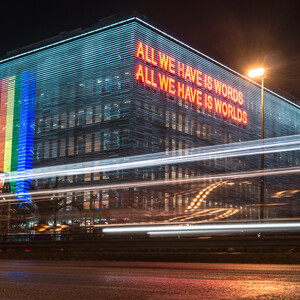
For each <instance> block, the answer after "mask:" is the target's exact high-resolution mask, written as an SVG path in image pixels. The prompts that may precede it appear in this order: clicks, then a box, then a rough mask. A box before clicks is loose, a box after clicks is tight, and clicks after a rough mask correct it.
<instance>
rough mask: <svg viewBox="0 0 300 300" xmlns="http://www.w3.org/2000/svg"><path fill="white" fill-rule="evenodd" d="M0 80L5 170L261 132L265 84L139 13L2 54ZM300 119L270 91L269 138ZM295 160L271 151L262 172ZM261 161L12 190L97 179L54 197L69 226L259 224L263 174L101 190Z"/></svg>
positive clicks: (0, 165) (299, 160)
mask: <svg viewBox="0 0 300 300" xmlns="http://www.w3.org/2000/svg"><path fill="white" fill-rule="evenodd" d="M0 78H1V82H0V83H1V98H0V116H1V121H0V122H1V123H0V125H1V126H0V127H1V129H2V130H1V131H0V134H1V137H0V172H4V173H8V172H13V171H17V172H18V174H22V172H25V171H26V170H30V169H32V168H41V167H48V166H56V165H64V164H71V163H79V164H80V163H84V162H88V161H95V160H97V161H98V160H104V159H114V158H119V157H126V156H130V155H143V154H149V153H156V152H165V153H167V154H168V155H172V151H173V150H178V151H180V153H182V154H188V153H189V149H191V148H195V147H204V146H210V145H219V144H228V143H234V142H243V141H250V140H256V139H260V126H261V106H260V99H261V98H260V93H261V90H260V86H258V85H256V84H254V83H253V82H250V81H248V80H247V79H246V78H244V77H243V76H241V75H239V74H237V73H236V72H234V71H232V70H230V69H229V68H227V67H225V66H222V65H221V64H219V63H217V62H215V61H213V60H212V59H210V58H209V57H206V56H205V55H203V54H201V53H198V52H197V51H196V50H194V49H192V48H190V47H188V46H187V45H185V44H183V43H181V42H180V41H178V40H176V39H174V38H172V37H170V36H168V35H167V34H165V33H164V32H162V31H160V30H158V29H157V28H154V27H152V26H151V25H149V24H146V23H144V22H143V21H141V20H139V19H138V18H131V19H128V20H125V21H122V22H119V23H115V24H112V25H110V26H105V27H103V28H98V29H95V30H93V31H90V32H86V33H82V34H81V35H78V36H75V37H72V38H69V39H66V40H62V41H59V42H56V43H54V44H51V45H48V46H44V47H41V48H39V49H36V50H33V51H29V52H27V53H24V54H21V55H18V56H15V57H12V58H9V59H6V60H3V61H2V63H1V65H0ZM299 120H300V110H299V107H298V106H297V105H295V104H293V103H291V102H289V101H288V100H286V99H283V98H281V97H280V96H278V95H276V94H274V93H272V92H271V91H265V138H272V137H279V136H286V135H294V134H300V122H299ZM299 164H300V156H299V152H298V153H297V152H283V153H274V154H268V155H266V156H265V168H275V167H287V166H295V165H299ZM259 168H260V158H259V157H257V156H242V157H234V158H223V159H210V160H206V161H202V162H189V163H181V164H166V165H160V166H156V167H155V166H153V167H147V168H138V169H128V170H123V169H122V170H116V171H106V172H91V173H85V174H75V175H73V174H72V175H68V176H59V175H57V176H53V177H51V178H46V179H38V180H34V181H33V182H31V181H28V180H27V181H24V180H23V181H22V180H16V182H13V181H11V187H12V188H11V190H12V192H16V193H22V192H23V195H21V196H18V199H19V200H20V201H21V202H22V201H26V202H30V201H31V198H30V196H29V195H26V193H25V195H24V192H25V191H27V190H30V189H33V187H34V189H36V190H39V189H45V188H46V187H48V188H49V187H50V188H65V187H72V186H74V187H78V186H82V187H87V186H91V189H90V190H86V191H72V190H69V191H66V192H63V193H60V194H59V197H60V199H61V200H60V201H61V203H62V205H61V207H62V208H61V210H60V211H59V212H58V213H59V214H60V215H59V218H60V219H61V220H62V221H68V222H69V221H70V220H72V222H75V221H79V222H82V218H83V213H82V212H84V220H85V221H84V222H85V224H92V223H93V222H99V223H101V222H107V223H120V222H122V223H124V222H129V221H130V222H131V221H134V222H147V221H149V220H151V221H153V220H155V221H162V220H163V221H166V220H169V221H186V220H188V221H193V220H202V219H206V220H210V219H212V220H217V219H223V218H239V219H256V218H258V210H257V209H255V206H253V205H255V204H257V203H259V187H260V185H259V178H254V179H251V180H250V181H249V180H235V181H234V180H223V181H214V180H207V181H206V182H201V183H183V184H177V185H172V186H170V185H168V184H165V185H159V186H153V187H148V188H144V187H139V185H138V184H137V185H136V187H130V188H124V189H109V188H101V185H104V184H107V183H118V182H120V183H123V182H143V181H147V180H148V181H155V180H166V181H168V180H172V179H184V178H190V177H195V176H201V175H204V174H216V173H230V172H237V171H246V170H257V169H259ZM298 181H299V177H297V176H293V177H291V178H285V179H284V180H282V178H281V177H279V176H277V177H276V176H273V177H270V178H268V179H266V193H265V197H266V201H267V202H268V199H270V197H272V196H273V195H274V194H275V193H276V191H279V190H281V189H288V186H290V188H291V189H293V188H297V182H298ZM93 186H95V188H93ZM205 193H206V195H208V196H206V197H205V198H203V197H204V196H203V195H204V194H205ZM272 201H273V200H272ZM273 202H274V201H273ZM200 204H201V211H199V213H198V214H196V215H195V213H194V211H195V209H196V208H197V209H198V208H199V209H200ZM251 205H252V206H251ZM294 206H295V205H294ZM294 206H293V205H292V207H290V206H289V207H288V208H284V209H283V210H276V212H275V211H272V210H266V212H265V213H266V214H267V216H266V217H278V216H279V215H280V216H284V215H288V214H290V213H292V214H298V211H297V207H294ZM253 207H254V208H253ZM75 208H76V209H75Z"/></svg>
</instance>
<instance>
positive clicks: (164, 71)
mask: <svg viewBox="0 0 300 300" xmlns="http://www.w3.org/2000/svg"><path fill="white" fill-rule="evenodd" d="M135 56H136V57H137V58H138V61H139V62H138V63H137V67H136V73H135V79H136V80H137V81H138V82H142V83H144V84H145V85H147V86H149V87H152V88H155V89H159V90H161V91H164V92H166V93H168V94H169V95H170V96H173V97H175V96H176V97H178V98H181V99H183V100H185V101H188V102H192V103H194V104H196V105H197V106H199V107H201V108H202V109H205V110H207V111H213V112H215V113H216V114H218V115H221V116H223V117H224V118H226V119H231V120H233V121H235V122H236V123H238V124H242V125H246V124H247V123H248V113H247V111H246V110H245V109H243V104H244V95H243V93H242V92H241V91H239V90H237V89H235V88H234V87H232V86H230V85H228V84H226V83H225V82H221V81H220V80H217V79H216V78H213V77H212V76H210V75H208V74H204V73H202V72H201V71H200V70H197V69H196V68H193V67H191V66H189V65H186V64H184V63H182V62H180V61H179V60H176V59H175V58H173V57H171V56H169V55H166V54H165V53H163V52H161V51H158V50H156V49H155V48H152V47H149V46H148V45H146V44H144V43H142V42H138V44H137V49H136V53H135ZM143 62H144V63H143ZM145 63H146V64H145Z"/></svg>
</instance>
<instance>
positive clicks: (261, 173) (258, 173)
mask: <svg viewBox="0 0 300 300" xmlns="http://www.w3.org/2000/svg"><path fill="white" fill-rule="evenodd" d="M297 173H300V166H299V167H289V168H275V169H268V170H264V171H260V170H259V171H248V172H234V173H222V174H214V175H205V176H195V177H190V178H183V179H169V180H155V181H135V182H130V183H128V182H125V183H115V184H101V185H91V186H80V187H74V186H73V187H72V186H71V187H68V188H61V189H49V190H38V191H31V192H29V194H30V195H31V196H33V197H34V196H39V195H47V194H58V193H67V192H85V191H90V190H96V189H114V190H117V189H125V188H134V187H138V188H143V187H149V186H160V185H174V184H183V183H194V182H201V181H206V180H226V179H230V180H234V179H244V178H253V177H258V176H274V175H290V174H297ZM0 195H1V198H5V199H7V198H15V199H13V201H20V200H19V199H17V198H16V196H17V195H16V194H0ZM18 195H23V194H22V193H20V194H18ZM24 195H28V193H25V194H24ZM1 201H2V200H1Z"/></svg>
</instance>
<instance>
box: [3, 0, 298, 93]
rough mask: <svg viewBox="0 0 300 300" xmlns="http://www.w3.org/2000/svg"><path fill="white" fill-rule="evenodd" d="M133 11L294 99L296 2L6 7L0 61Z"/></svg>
mask: <svg viewBox="0 0 300 300" xmlns="http://www.w3.org/2000/svg"><path fill="white" fill-rule="evenodd" d="M133 11H137V12H139V13H141V14H143V15H145V16H147V17H148V18H149V19H150V20H153V21H154V22H155V23H156V24H159V25H160V27H161V28H165V29H166V30H167V31H168V33H170V34H171V35H173V36H175V37H177V38H178V39H180V40H182V41H184V42H186V43H187V44H189V45H191V46H192V47H194V48H196V49H198V50H200V51H201V52H203V53H205V54H206V55H209V56H210V57H212V58H214V59H216V60H218V61H219V62H221V63H223V64H225V65H227V66H229V67H230V68H232V69H234V70H236V71H238V72H240V73H241V74H244V75H247V73H248V70H249V68H251V67H255V66H261V65H263V66H264V67H265V68H266V70H267V75H266V76H267V77H266V86H267V87H269V88H271V89H273V90H276V91H277V92H278V93H280V94H282V95H285V96H287V97H288V94H290V95H293V96H295V97H297V98H299V99H300V82H299V81H300V80H299V79H300V52H299V45H300V16H299V11H300V1H299V0H282V1H276V0H272V1H270V0H260V1H256V0H248V1H246V0H237V1H232V0H223V1H221V0H206V1H202V0H199V1H188V0H183V1H162V0H161V1H145V0H144V1H125V0H124V1H116V0H105V1H99V0H98V1H90V0H82V1H63V0H61V1H22V2H21V4H16V2H15V1H14V2H12V1H11V4H6V6H5V5H3V4H1V17H0V22H1V48H0V55H1V57H3V56H5V53H6V52H7V51H9V50H14V49H17V48H20V47H22V46H26V45H29V44H32V43H35V42H38V41H41V40H43V39H46V38H50V37H52V36H55V35H57V34H59V33H60V32H63V31H70V30H73V29H76V28H79V27H81V28H83V29H84V28H87V27H90V26H92V25H93V24H94V23H96V22H97V21H98V20H99V19H102V18H105V17H108V16H111V15H126V14H127V13H131V12H133Z"/></svg>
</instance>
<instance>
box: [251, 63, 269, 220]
mask: <svg viewBox="0 0 300 300" xmlns="http://www.w3.org/2000/svg"><path fill="white" fill-rule="evenodd" d="M264 72H265V70H264V68H258V69H254V70H251V71H250V72H249V76H250V77H261V134H260V138H261V145H262V151H263V144H264V138H265V136H264ZM264 169H265V155H264V153H261V155H260V171H261V176H260V210H259V218H260V220H261V221H262V220H263V219H264V214H265V211H264V204H265V178H264V175H263V171H264Z"/></svg>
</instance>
